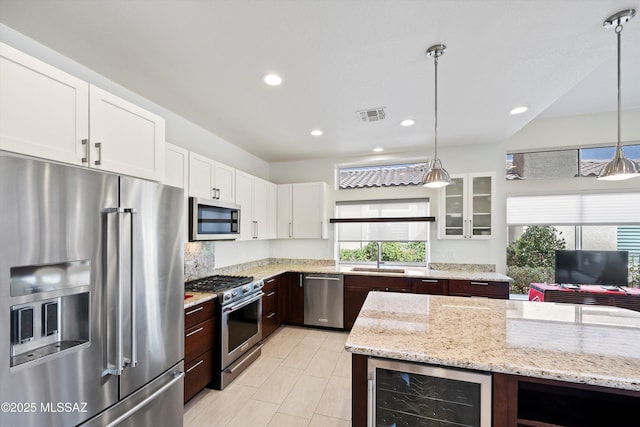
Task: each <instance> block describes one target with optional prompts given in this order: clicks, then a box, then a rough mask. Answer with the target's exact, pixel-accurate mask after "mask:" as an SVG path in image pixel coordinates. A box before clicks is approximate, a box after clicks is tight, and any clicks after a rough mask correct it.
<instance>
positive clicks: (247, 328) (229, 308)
mask: <svg viewBox="0 0 640 427" xmlns="http://www.w3.org/2000/svg"><path fill="white" fill-rule="evenodd" d="M263 286H264V282H263V281H262V280H253V277H249V276H211V277H205V278H203V279H198V280H194V281H191V282H187V283H185V285H184V287H185V290H186V291H190V292H215V293H216V294H217V295H218V298H217V303H216V319H217V323H216V342H217V344H218V347H219V349H220V351H219V354H218V355H216V358H215V361H214V370H215V372H214V381H213V386H214V387H215V388H216V389H218V390H222V389H223V388H225V387H226V386H227V385H229V383H231V381H233V380H234V379H235V378H236V377H237V376H238V375H239V374H240V373H241V372H242V371H244V370H245V369H246V368H247V367H248V366H249V365H250V364H251V362H253V361H254V360H255V359H257V358H258V356H260V353H261V348H262V344H261V341H262V295H263V292H262V287H263Z"/></svg>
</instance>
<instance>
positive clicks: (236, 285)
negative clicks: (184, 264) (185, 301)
mask: <svg viewBox="0 0 640 427" xmlns="http://www.w3.org/2000/svg"><path fill="white" fill-rule="evenodd" d="M263 286H264V282H263V281H262V280H254V278H253V277H252V276H227V275H216V276H209V277H203V278H201V279H196V280H192V281H190V282H187V283H185V284H184V289H185V291H189V292H209V293H215V294H217V295H218V298H219V301H220V303H221V304H222V305H223V306H224V305H228V304H230V303H233V302H236V301H238V300H241V299H243V298H245V297H248V296H250V295H253V294H256V293H258V292H261V290H262V287H263Z"/></svg>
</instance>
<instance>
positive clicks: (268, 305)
mask: <svg viewBox="0 0 640 427" xmlns="http://www.w3.org/2000/svg"><path fill="white" fill-rule="evenodd" d="M277 310H278V291H277V290H275V289H272V290H271V291H266V292H265V293H264V295H263V296H262V312H263V313H270V312H272V311H277Z"/></svg>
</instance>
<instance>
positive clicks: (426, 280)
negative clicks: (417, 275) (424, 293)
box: [422, 279, 438, 283]
mask: <svg viewBox="0 0 640 427" xmlns="http://www.w3.org/2000/svg"><path fill="white" fill-rule="evenodd" d="M422 283H438V280H437V279H422Z"/></svg>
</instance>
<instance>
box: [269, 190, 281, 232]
mask: <svg viewBox="0 0 640 427" xmlns="http://www.w3.org/2000/svg"><path fill="white" fill-rule="evenodd" d="M267 187H268V194H269V195H268V198H267V239H275V238H277V227H278V225H277V222H278V186H277V185H276V184H274V183H273V182H268V183H267Z"/></svg>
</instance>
